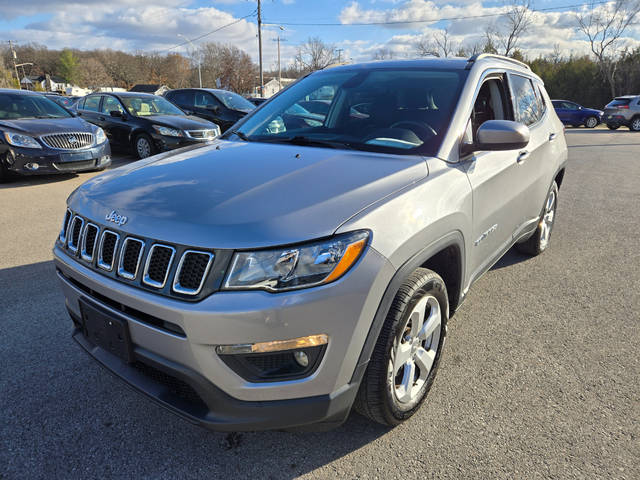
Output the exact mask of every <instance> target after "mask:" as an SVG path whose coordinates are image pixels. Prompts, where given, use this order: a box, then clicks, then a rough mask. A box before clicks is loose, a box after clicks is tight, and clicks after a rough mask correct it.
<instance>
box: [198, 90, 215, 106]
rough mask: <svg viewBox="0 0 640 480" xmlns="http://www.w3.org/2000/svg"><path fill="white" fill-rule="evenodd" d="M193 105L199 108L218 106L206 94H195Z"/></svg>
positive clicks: (211, 96)
mask: <svg viewBox="0 0 640 480" xmlns="http://www.w3.org/2000/svg"><path fill="white" fill-rule="evenodd" d="M194 105H195V106H196V107H200V108H208V107H214V106H216V105H219V102H218V101H217V100H216V99H215V98H213V95H211V94H210V93H207V92H195V95H194Z"/></svg>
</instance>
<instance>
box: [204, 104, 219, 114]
mask: <svg viewBox="0 0 640 480" xmlns="http://www.w3.org/2000/svg"><path fill="white" fill-rule="evenodd" d="M206 108H207V110H210V111H212V112H213V113H218V111H219V110H220V107H219V106H218V105H207V107H206Z"/></svg>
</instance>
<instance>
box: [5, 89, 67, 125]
mask: <svg viewBox="0 0 640 480" xmlns="http://www.w3.org/2000/svg"><path fill="white" fill-rule="evenodd" d="M71 116H72V115H71V114H70V113H69V112H67V111H66V110H65V109H64V108H62V107H61V106H60V105H58V104H57V103H56V102H54V101H52V100H49V99H48V98H47V97H45V96H42V95H22V94H15V93H0V119H2V120H18V119H23V118H69V117H71Z"/></svg>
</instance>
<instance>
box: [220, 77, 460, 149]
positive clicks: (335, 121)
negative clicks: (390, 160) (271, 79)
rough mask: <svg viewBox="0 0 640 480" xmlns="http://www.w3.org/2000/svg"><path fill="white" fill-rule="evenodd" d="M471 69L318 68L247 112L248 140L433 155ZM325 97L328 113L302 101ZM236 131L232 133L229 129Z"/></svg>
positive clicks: (242, 129)
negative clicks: (310, 109) (251, 111)
mask: <svg viewBox="0 0 640 480" xmlns="http://www.w3.org/2000/svg"><path fill="white" fill-rule="evenodd" d="M467 74H468V71H467V70H424V69H411V68H404V69H402V68H379V69H377V68H370V69H362V68H358V69H344V68H340V69H336V70H325V71H321V72H317V73H314V74H312V75H310V76H308V77H306V78H304V79H303V80H301V81H299V82H298V83H296V84H294V85H292V86H290V87H289V88H287V89H286V90H284V91H283V92H281V93H279V94H278V95H277V96H276V97H274V98H272V99H271V100H269V102H267V103H266V104H264V105H263V106H262V107H260V109H259V110H256V111H254V113H251V114H249V116H247V117H245V118H246V121H244V122H243V123H242V124H241V126H240V127H239V128H238V130H239V131H240V132H241V133H243V134H244V136H243V137H244V138H246V139H247V140H248V141H256V142H278V143H300V142H302V143H303V144H309V145H317V146H325V145H326V146H328V147H338V148H341V147H345V148H352V149H358V150H371V151H384V152H389V153H409V154H416V153H418V154H427V155H433V154H434V153H435V152H436V151H437V149H438V148H439V146H440V142H441V139H442V137H443V135H444V132H445V130H446V128H448V126H449V123H450V119H451V113H452V111H453V109H454V108H455V105H456V103H457V101H458V98H459V95H460V89H461V88H462V85H463V83H464V80H465V79H466V76H467ZM318 97H322V101H323V102H328V106H329V108H328V109H327V114H326V115H325V114H319V113H314V112H310V111H309V110H307V109H306V108H303V107H301V104H302V103H304V102H309V101H310V100H311V99H317V98H318ZM230 135H231V134H230Z"/></svg>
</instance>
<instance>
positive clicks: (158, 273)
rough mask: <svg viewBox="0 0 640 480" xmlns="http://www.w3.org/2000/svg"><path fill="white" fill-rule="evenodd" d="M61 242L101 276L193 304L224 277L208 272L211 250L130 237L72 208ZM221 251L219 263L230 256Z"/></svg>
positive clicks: (68, 213)
mask: <svg viewBox="0 0 640 480" xmlns="http://www.w3.org/2000/svg"><path fill="white" fill-rule="evenodd" d="M59 242H60V245H62V246H63V247H64V248H66V250H67V252H68V254H69V255H70V256H72V257H75V258H77V259H78V260H82V264H83V265H84V266H88V267H90V268H92V269H95V270H97V271H98V272H100V273H101V274H102V275H105V276H108V277H110V278H112V279H113V280H117V281H120V282H126V283H128V284H129V285H132V286H136V287H138V288H143V289H146V290H148V291H152V292H154V293H158V294H160V295H165V296H169V297H174V298H180V299H182V300H190V301H196V300H199V299H201V298H203V297H205V296H206V295H208V294H210V293H212V292H214V291H216V290H217V289H218V288H220V285H221V284H222V277H223V276H224V269H220V268H216V269H214V268H212V267H213V265H214V262H215V261H216V255H215V254H214V252H213V251H206V250H202V249H198V248H193V247H189V246H185V245H176V244H174V245H171V244H167V243H164V242H158V241H156V240H155V239H152V238H144V237H133V236H130V235H128V234H126V233H125V232H120V231H118V230H112V229H111V228H107V227H106V226H102V225H99V224H97V223H93V222H91V221H90V220H89V219H87V218H83V217H81V216H79V215H75V214H74V213H73V212H72V211H71V210H68V211H67V213H66V214H65V219H64V223H63V226H62V229H61V231H60V235H59ZM220 252H224V254H223V255H222V257H220V262H222V263H224V262H228V261H229V259H230V256H231V255H232V252H231V251H230V250H229V251H227V250H221V251H220ZM214 271H215V272H217V273H215V274H213V273H212V272H214ZM209 277H212V278H209Z"/></svg>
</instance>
